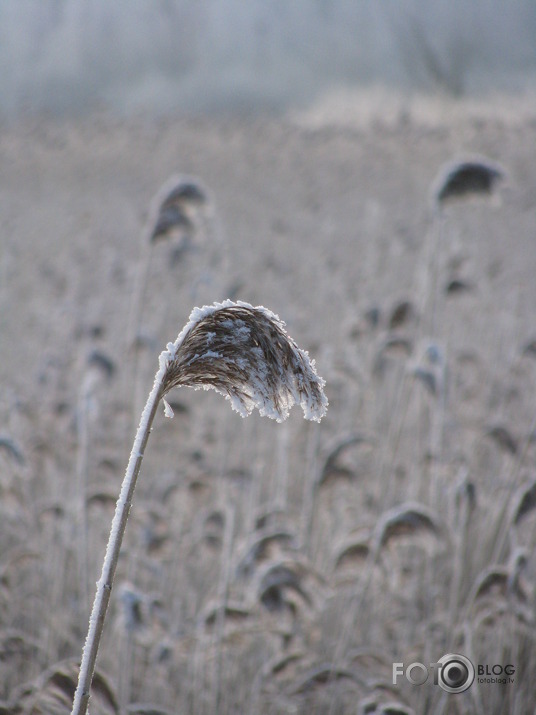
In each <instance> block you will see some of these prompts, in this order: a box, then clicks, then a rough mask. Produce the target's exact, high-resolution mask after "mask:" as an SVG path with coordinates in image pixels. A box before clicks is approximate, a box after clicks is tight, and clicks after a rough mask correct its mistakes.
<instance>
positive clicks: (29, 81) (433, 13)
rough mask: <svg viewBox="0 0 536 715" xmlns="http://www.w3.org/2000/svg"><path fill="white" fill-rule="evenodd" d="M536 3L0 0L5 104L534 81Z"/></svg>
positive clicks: (303, 98)
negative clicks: (374, 86)
mask: <svg viewBox="0 0 536 715" xmlns="http://www.w3.org/2000/svg"><path fill="white" fill-rule="evenodd" d="M535 75H536V3H535V2H534V0H509V1H508V2H505V0H470V2H468V1H467V0H381V1H380V0H370V1H369V2H364V1H358V0H292V1H290V2H289V0H247V2H246V1H244V0H227V1H226V2H222V0H195V1H194V0H116V1H115V2H113V3H110V2H109V0H0V108H1V109H0V112H1V114H2V115H3V116H4V117H5V116H17V115H19V114H21V113H35V112H42V111H46V112H50V113H53V114H59V115H66V114H67V115H76V114H80V113H83V112H86V111H88V110H94V109H105V110H108V111H114V112H119V113H127V114H130V113H132V112H143V113H149V114H153V113H155V114H162V113H168V112H185V113H197V112H215V111H224V110H229V111H238V112H252V111H258V110H262V111H278V110H281V109H284V108H288V107H289V106H303V105H305V104H307V103H308V102H311V101H312V100H314V98H315V97H316V96H318V95H319V94H320V93H322V91H325V90H326V89H333V88H340V87H350V88H352V87H366V86H370V85H376V84H382V85H384V86H387V87H391V86H392V87H395V88H397V90H400V91H403V92H407V91H440V92H443V93H448V94H451V95H453V96H463V95H471V96H475V95H479V94H482V93H488V92H493V91H504V90H506V91H511V92H519V91H524V90H526V89H527V88H528V87H533V86H534V85H535V81H534V79H535Z"/></svg>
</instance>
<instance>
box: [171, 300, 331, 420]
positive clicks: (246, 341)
mask: <svg viewBox="0 0 536 715" xmlns="http://www.w3.org/2000/svg"><path fill="white" fill-rule="evenodd" d="M284 328H285V324H284V323H283V321H282V320H280V318H279V317H278V316H277V315H275V314H274V313H272V312H271V311H269V310H267V309H266V308H263V307H262V306H257V307H253V306H251V305H249V304H248V303H244V302H241V301H240V302H237V303H234V302H233V301H231V300H227V301H224V302H223V303H215V304H214V305H212V306H204V307H203V308H195V309H194V311H193V312H192V314H191V315H190V322H189V323H188V325H187V326H186V327H185V328H184V330H183V331H182V332H181V334H180V335H179V337H178V338H177V340H176V341H175V343H173V344H169V345H168V350H167V352H164V353H163V354H162V356H161V357H162V358H163V360H164V366H165V377H164V380H163V389H164V394H166V393H167V392H169V390H171V389H172V388H173V387H181V386H187V387H193V388H195V389H199V388H203V389H210V388H212V389H215V390H216V391H217V392H219V393H220V394H222V395H224V396H225V397H226V398H228V399H229V400H230V401H231V405H232V407H233V409H235V410H236V411H237V412H239V413H240V414H241V415H242V416H243V417H245V416H247V415H248V414H250V413H251V411H252V410H253V408H254V407H257V409H258V410H259V412H260V414H261V415H266V416H268V417H271V418H272V419H276V420H277V421H278V422H281V421H283V420H285V419H286V418H287V417H288V413H289V409H290V408H291V407H292V405H293V404H294V403H297V404H300V405H301V406H302V408H303V411H304V415H305V417H306V419H311V420H316V421H320V419H321V418H322V417H323V416H324V415H325V413H326V410H327V405H328V401H327V399H326V396H325V395H324V392H323V387H324V384H325V383H324V380H323V379H322V378H321V377H319V376H318V375H317V374H316V371H315V367H314V362H313V361H311V360H310V359H309V356H308V355H307V353H306V352H305V351H303V350H300V349H299V348H298V346H297V345H296V343H295V342H294V340H292V338H290V337H289V335H288V334H287V333H286V331H285V329H284ZM166 410H167V412H166V413H167V414H170V412H169V406H166Z"/></svg>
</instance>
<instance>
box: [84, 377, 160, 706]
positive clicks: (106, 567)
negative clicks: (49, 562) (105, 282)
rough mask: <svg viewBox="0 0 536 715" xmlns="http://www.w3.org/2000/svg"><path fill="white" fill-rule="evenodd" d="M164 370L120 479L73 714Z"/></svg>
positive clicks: (94, 647)
mask: <svg viewBox="0 0 536 715" xmlns="http://www.w3.org/2000/svg"><path fill="white" fill-rule="evenodd" d="M163 379H164V374H163V373H162V371H159V372H158V373H157V376H156V379H155V382H154V385H153V389H152V390H151V394H150V395H149V398H148V400H147V403H146V405H145V408H144V410H143V413H142V417H141V420H140V424H139V427H138V431H137V433H136V438H135V439H134V444H133V446H132V451H131V453H130V458H129V461H128V466H127V470H126V473H125V477H124V479H123V483H122V485H121V493H120V495H119V499H118V501H117V505H116V509H115V514H114V518H113V521H112V526H111V529H110V536H109V539H108V546H107V547H106V555H105V557H104V562H103V565H102V573H101V577H100V579H99V581H98V583H97V592H96V594H95V600H94V602H93V609H92V611H91V616H90V619H89V629H88V634H87V638H86V642H85V645H84V650H83V653H82V662H81V665H80V675H79V678H78V686H77V688H76V693H75V696H74V701H73V708H72V711H71V712H72V715H85V713H86V712H87V707H88V703H89V691H90V686H91V681H92V679H93V673H94V670H95V661H96V659H97V651H98V648H99V643H100V639H101V635H102V631H103V627H104V619H105V616H106V611H107V608H108V602H109V600H110V593H111V590H112V584H113V580H114V575H115V570H116V567H117V562H118V559H119V551H120V549H121V543H122V541H123V535H124V533H125V527H126V524H127V519H128V514H129V511H130V507H131V504H132V496H133V493H134V488H135V486H136V480H137V478H138V474H139V472H140V467H141V463H142V460H143V455H144V452H145V446H146V445H147V440H148V439H149V434H150V432H151V425H152V423H153V420H154V417H155V414H156V409H157V407H158V403H159V402H160V399H161V398H162V396H163V394H164V388H163Z"/></svg>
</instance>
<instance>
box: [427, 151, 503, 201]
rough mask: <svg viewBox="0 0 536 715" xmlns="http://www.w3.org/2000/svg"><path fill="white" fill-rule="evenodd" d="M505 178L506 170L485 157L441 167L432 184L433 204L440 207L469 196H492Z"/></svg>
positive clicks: (472, 158) (463, 160)
mask: <svg viewBox="0 0 536 715" xmlns="http://www.w3.org/2000/svg"><path fill="white" fill-rule="evenodd" d="M504 178H505V171H504V169H503V168H502V167H501V166H499V164H495V163H493V162H491V161H489V160H488V159H486V158H484V157H470V158H468V159H462V160H461V161H454V162H449V163H448V164H446V165H444V166H442V167H441V169H440V170H439V173H438V175H437V176H436V178H435V179H434V181H433V183H432V186H431V198H432V202H433V204H435V205H437V206H439V205H441V204H444V203H446V202H448V201H452V200H456V199H458V200H459V199H464V198H467V197H469V196H476V195H479V194H480V195H490V194H492V193H493V191H494V190H495V188H496V186H497V184H498V183H499V181H500V180H502V179H504Z"/></svg>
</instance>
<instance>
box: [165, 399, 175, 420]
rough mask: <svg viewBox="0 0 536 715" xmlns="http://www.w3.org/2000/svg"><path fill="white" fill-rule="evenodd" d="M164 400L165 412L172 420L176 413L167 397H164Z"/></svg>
mask: <svg viewBox="0 0 536 715" xmlns="http://www.w3.org/2000/svg"><path fill="white" fill-rule="evenodd" d="M162 400H163V402H164V414H165V416H166V417H169V419H170V420H172V419H173V417H174V416H175V413H174V412H173V409H172V407H171V405H170V404H169V402H168V401H167V400H166V398H165V397H163V398H162Z"/></svg>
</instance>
